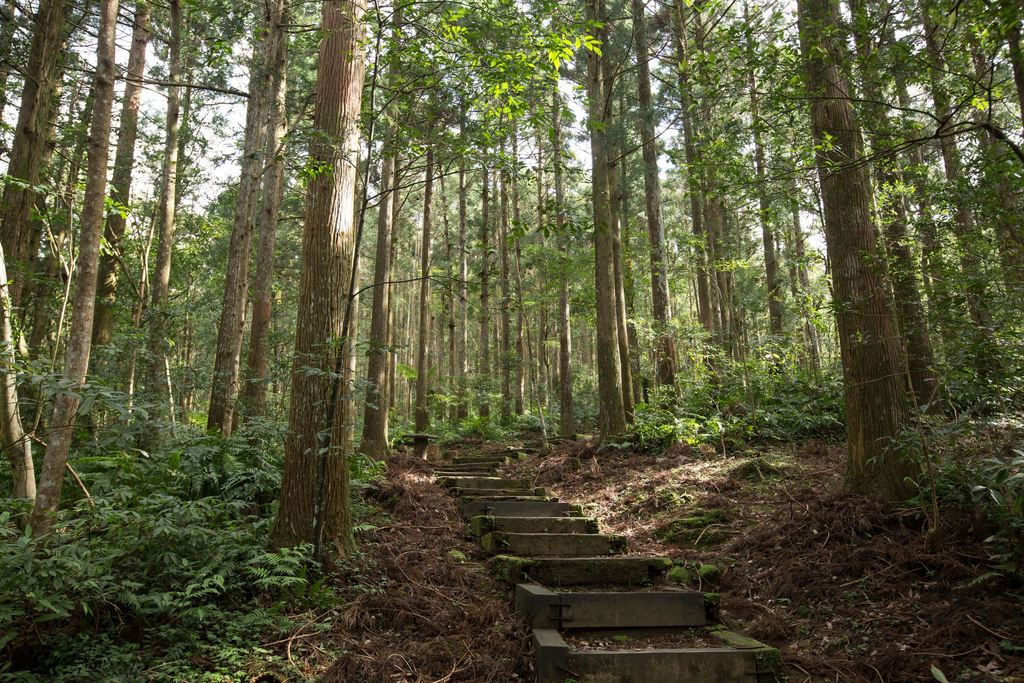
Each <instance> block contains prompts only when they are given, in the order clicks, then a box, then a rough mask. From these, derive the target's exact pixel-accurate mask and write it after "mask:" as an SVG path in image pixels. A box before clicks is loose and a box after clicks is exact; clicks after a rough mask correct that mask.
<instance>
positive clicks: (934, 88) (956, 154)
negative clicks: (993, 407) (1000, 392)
mask: <svg viewBox="0 0 1024 683" xmlns="http://www.w3.org/2000/svg"><path fill="white" fill-rule="evenodd" d="M932 11H933V10H932V6H931V3H925V4H924V6H923V7H922V8H921V16H922V24H923V28H924V35H925V48H926V53H927V55H928V61H929V68H928V72H929V77H930V85H931V95H932V102H933V105H934V107H935V118H936V119H937V120H938V121H939V122H940V124H939V128H938V130H937V131H936V136H937V137H938V138H939V149H940V151H941V152H942V167H943V170H944V171H945V174H946V182H947V183H948V184H949V185H951V186H952V190H953V192H954V195H955V200H954V205H955V207H956V215H955V216H954V219H953V234H954V236H955V237H956V240H957V246H959V247H960V270H961V274H962V276H963V278H964V290H965V293H966V303H967V312H968V315H969V316H970V319H971V347H972V349H971V352H970V353H971V356H972V362H973V365H974V370H975V373H976V374H977V377H978V378H979V379H981V380H984V379H985V378H987V377H988V376H989V375H990V374H991V373H992V371H993V369H994V367H993V362H994V361H995V349H994V347H993V345H992V344H991V336H992V330H991V322H992V320H991V311H990V300H989V292H988V283H987V272H986V269H985V268H984V259H983V258H982V256H981V254H980V253H979V243H980V242H982V241H983V240H984V237H983V236H982V235H981V234H980V231H979V230H978V229H977V225H976V223H975V220H974V214H973V212H972V211H971V207H970V205H969V203H968V201H967V197H966V196H965V191H964V189H963V188H961V187H958V185H959V184H960V183H962V182H963V180H964V179H963V177H962V168H961V161H960V150H959V149H958V148H957V145H956V138H955V136H953V135H952V134H951V130H952V126H953V121H952V116H951V114H950V96H949V93H948V92H947V91H946V88H945V85H944V84H943V82H942V79H943V77H944V74H945V72H946V61H945V58H944V56H943V53H942V42H941V41H942V37H941V36H940V35H939V33H938V31H939V29H938V25H937V23H936V21H935V19H934V18H933V17H932V14H931V12H932Z"/></svg>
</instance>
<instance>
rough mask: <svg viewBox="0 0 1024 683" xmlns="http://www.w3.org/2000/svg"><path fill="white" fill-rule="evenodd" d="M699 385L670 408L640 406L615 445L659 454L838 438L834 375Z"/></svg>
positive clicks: (839, 423)
mask: <svg viewBox="0 0 1024 683" xmlns="http://www.w3.org/2000/svg"><path fill="white" fill-rule="evenodd" d="M732 387H733V388H727V387H726V385H725V384H721V385H707V386H706V387H704V388H703V389H701V388H700V387H699V386H698V388H697V390H696V391H694V392H692V393H690V394H689V395H687V396H685V397H683V398H682V400H680V401H679V403H678V404H677V405H676V406H674V407H671V408H669V407H659V406H657V405H648V404H639V405H638V406H637V408H636V415H635V419H634V421H633V424H631V425H630V426H629V429H628V430H627V431H626V433H625V434H624V435H623V437H621V439H620V440H619V441H618V442H617V444H616V445H618V446H621V447H623V448H630V449H632V450H638V451H643V452H650V453H661V452H663V451H665V450H666V449H668V448H669V447H670V446H672V445H673V444H677V443H685V444H689V445H697V444H702V443H703V444H709V445H712V446H715V447H720V446H722V445H723V444H725V445H727V446H729V447H736V446H739V445H742V444H745V443H749V442H753V441H758V442H765V441H769V442H771V441H777V442H781V441H793V440H799V439H807V438H826V439H835V438H841V437H842V435H843V415H842V411H843V402H842V385H841V383H840V382H839V381H838V380H835V379H821V380H818V381H811V380H810V379H809V378H803V377H799V376H796V377H792V378H788V379H783V378H781V377H779V376H768V375H765V376H762V377H757V378H755V377H753V376H751V378H750V380H749V381H748V383H747V386H746V387H745V388H744V387H743V386H742V385H739V384H736V385H732Z"/></svg>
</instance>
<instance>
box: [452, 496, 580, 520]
mask: <svg viewBox="0 0 1024 683" xmlns="http://www.w3.org/2000/svg"><path fill="white" fill-rule="evenodd" d="M460 503H461V504H460V505H459V510H460V512H462V516H463V517H466V518H469V519H471V518H473V517H478V516H480V515H485V516H494V517H580V516H581V515H582V514H583V512H582V511H581V509H580V506H579V505H573V504H571V503H561V502H558V501H554V500H541V501H536V500H494V499H488V498H469V499H468V500H465V501H460Z"/></svg>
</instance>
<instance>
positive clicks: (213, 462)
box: [0, 424, 331, 681]
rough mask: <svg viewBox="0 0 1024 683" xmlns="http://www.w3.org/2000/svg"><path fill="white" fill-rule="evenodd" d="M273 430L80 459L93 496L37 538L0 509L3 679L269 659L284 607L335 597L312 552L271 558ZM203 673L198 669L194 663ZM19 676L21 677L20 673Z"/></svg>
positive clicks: (116, 676)
mask: <svg viewBox="0 0 1024 683" xmlns="http://www.w3.org/2000/svg"><path fill="white" fill-rule="evenodd" d="M276 435H277V428H276V427H275V426H273V425H270V424H259V425H257V426H254V427H251V428H247V429H246V430H245V431H244V432H243V433H242V434H240V435H238V436H234V437H231V438H229V439H221V438H216V437H207V436H200V437H195V436H193V437H192V438H182V439H181V440H180V441H178V442H176V443H175V444H172V446H171V447H170V448H168V449H167V450H165V451H161V452H159V453H152V454H150V453H142V452H135V453H129V452H126V451H117V452H111V453H86V454H84V455H81V456H79V457H78V458H75V459H74V460H73V462H74V463H75V465H76V467H78V468H80V472H81V476H82V478H83V480H85V481H86V482H87V483H88V485H89V486H90V489H91V492H92V497H91V498H90V499H88V500H85V499H81V500H78V501H76V502H75V503H73V505H72V506H70V507H69V508H68V509H66V510H64V511H63V512H62V517H61V522H60V525H59V531H58V532H56V533H54V534H51V535H50V536H48V537H36V536H34V535H33V534H32V532H31V529H27V530H24V531H22V530H20V529H19V528H18V526H17V525H16V523H15V522H16V520H17V519H18V518H19V517H20V516H22V515H23V514H24V513H25V512H26V511H25V510H24V509H21V508H19V507H18V506H17V504H15V503H12V502H10V501H8V502H6V503H5V504H4V507H3V508H2V510H0V648H2V649H3V650H4V651H5V654H6V655H7V656H6V657H5V659H6V660H7V661H8V662H9V663H8V664H6V665H0V674H10V675H11V676H16V677H15V678H14V679H13V680H25V681H42V680H46V681H79V680H142V679H146V680H168V681H172V680H173V681H198V680H207V681H234V680H240V679H243V678H245V677H246V676H248V675H251V674H252V672H253V671H254V670H259V669H260V668H262V667H264V666H265V665H266V664H267V663H268V662H269V661H272V660H273V659H274V657H273V656H272V655H271V654H270V653H269V652H266V651H261V650H260V649H259V648H258V644H259V642H260V639H261V638H263V637H264V636H267V635H274V634H278V633H281V632H282V631H284V630H286V629H287V628H289V626H290V625H291V623H290V621H289V620H288V619H287V618H286V617H285V616H284V606H285V605H286V604H287V605H288V607H289V609H291V610H296V609H301V608H302V606H303V605H317V604H320V605H321V606H322V603H323V602H324V600H328V599H330V597H331V595H330V593H329V591H328V590H327V589H325V587H324V586H323V584H322V582H310V580H309V577H308V573H309V571H310V570H311V568H315V564H314V563H313V561H312V558H311V556H310V549H309V548H307V547H299V548H293V549H281V550H268V549H267V548H266V540H267V537H268V535H269V527H270V524H271V520H272V513H273V511H274V505H273V501H274V499H276V496H277V492H278V488H279V485H280V465H281V463H280V453H279V446H278V444H279V443H280V439H279V437H278V436H276ZM197 666H199V667H200V669H197V668H196V667H197ZM14 671H17V672H18V673H17V674H15V673H14Z"/></svg>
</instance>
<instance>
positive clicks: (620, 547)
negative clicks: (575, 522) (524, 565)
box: [480, 531, 626, 557]
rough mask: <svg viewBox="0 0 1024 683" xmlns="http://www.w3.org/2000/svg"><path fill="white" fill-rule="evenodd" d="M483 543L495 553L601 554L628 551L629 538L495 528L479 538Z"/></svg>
mask: <svg viewBox="0 0 1024 683" xmlns="http://www.w3.org/2000/svg"><path fill="white" fill-rule="evenodd" d="M480 545H481V546H482V547H483V549H484V550H485V551H487V552H488V553H491V554H493V555H497V554H499V553H506V554H509V553H510V554H513V555H519V556H522V557H599V556H601V555H617V554H619V553H622V552H625V550H626V539H625V538H624V537H622V536H612V535H607V534H573V533H568V534H545V533H540V534H536V533H525V534H520V533H509V532H507V531H492V532H491V533H489V534H484V536H482V537H481V538H480Z"/></svg>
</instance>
